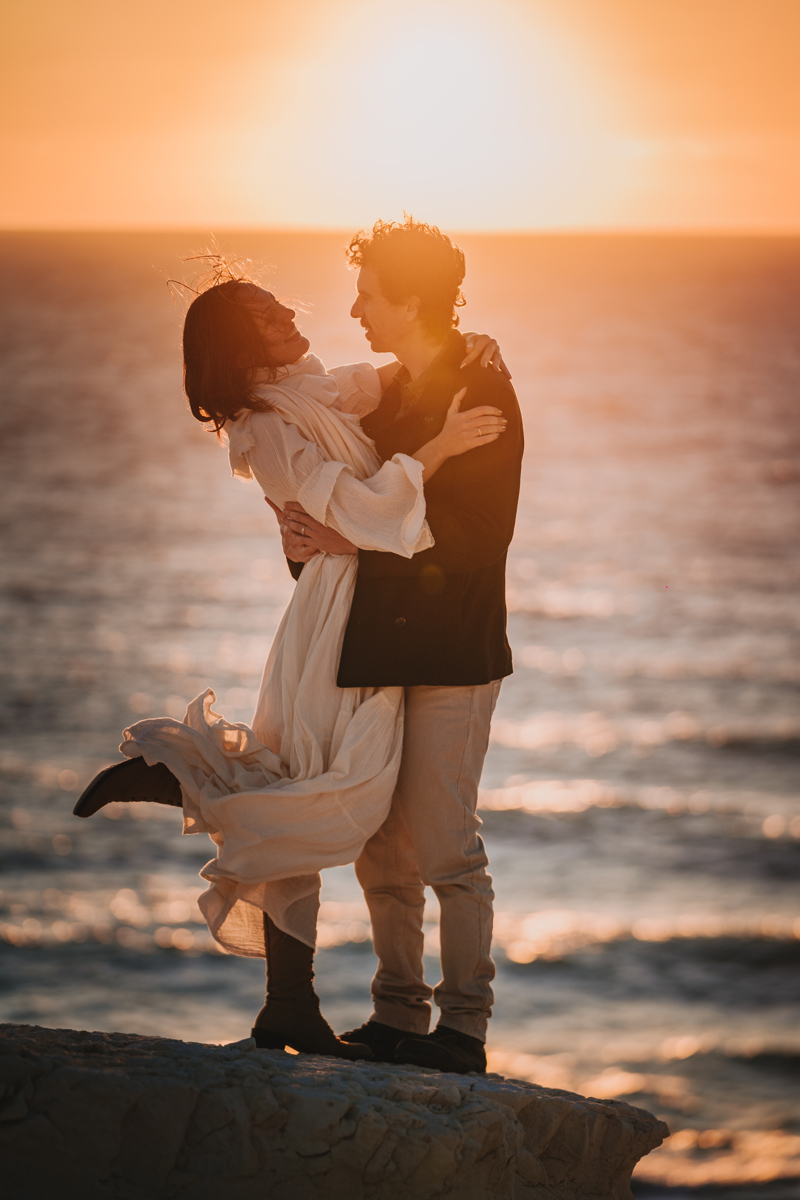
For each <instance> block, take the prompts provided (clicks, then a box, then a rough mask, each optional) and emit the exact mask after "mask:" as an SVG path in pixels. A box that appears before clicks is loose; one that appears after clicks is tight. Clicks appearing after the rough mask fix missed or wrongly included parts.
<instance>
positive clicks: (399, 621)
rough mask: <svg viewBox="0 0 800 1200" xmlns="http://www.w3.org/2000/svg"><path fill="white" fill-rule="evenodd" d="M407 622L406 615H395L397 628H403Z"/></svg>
mask: <svg viewBox="0 0 800 1200" xmlns="http://www.w3.org/2000/svg"><path fill="white" fill-rule="evenodd" d="M405 623H406V619H405V617H395V619H394V627H395V629H402V628H403V626H404V625H405Z"/></svg>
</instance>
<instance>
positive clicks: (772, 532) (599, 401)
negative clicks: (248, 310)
mask: <svg viewBox="0 0 800 1200" xmlns="http://www.w3.org/2000/svg"><path fill="white" fill-rule="evenodd" d="M218 240H219V244H220V247H221V248H222V249H223V250H225V251H231V252H235V253H238V254H241V255H244V256H248V257H250V258H252V259H253V260H254V262H255V264H256V268H257V269H259V270H260V271H261V277H262V280H263V281H264V282H265V283H266V284H267V285H268V286H271V287H272V289H273V290H275V291H276V292H277V293H278V294H279V295H281V296H282V297H285V298H287V299H289V300H291V301H293V302H296V303H298V304H299V305H301V306H302V309H303V310H304V311H303V315H302V316H301V318H300V320H299V323H300V324H301V327H302V328H303V330H304V332H306V333H307V334H308V336H309V337H310V339H311V343H312V349H313V350H314V351H315V352H316V353H318V354H319V355H320V357H321V358H322V359H323V361H324V362H326V363H328V364H329V365H334V364H336V363H340V362H348V361H360V360H363V359H366V358H369V357H370V355H369V353H368V349H367V346H366V343H365V342H364V340H363V337H362V335H361V331H360V330H359V328H358V325H357V323H356V322H354V321H352V320H351V319H350V318H349V315H348V313H349V307H350V304H351V303H352V296H353V290H354V277H353V275H352V274H351V273H349V272H348V271H347V270H346V265H345V261H344V256H343V246H344V244H345V243H346V240H347V238H346V234H344V233H342V234H334V233H331V234H327V233H326V234H322V233H320V234H299V233H269V232H254V233H251V234H250V233H246V232H237V233H235V234H220V235H218ZM458 240H459V242H460V244H461V245H462V246H463V248H464V250H465V252H466V255H467V264H468V273H467V278H466V281H465V292H466V295H467V300H468V303H467V306H466V308H464V309H462V310H461V314H462V328H464V329H476V330H481V331H486V332H489V333H491V334H492V335H493V336H495V337H497V339H498V340H499V342H500V344H501V347H502V350H503V352H504V355H505V357H506V360H507V362H508V364H509V366H510V368H511V371H512V373H513V382H514V385H515V387H516V389H517V393H518V395H519V399H520V403H521V405H522V410H523V415H524V418H525V425H526V439H527V452H526V458H525V466H524V475H523V490H522V497H521V505H520V513H519V519H518V523H517V531H516V536H515V539H514V543H513V545H512V548H511V554H510V561H509V579H508V599H509V614H510V615H509V631H510V638H511V642H512V646H513V650H514V656H515V673H514V674H513V676H511V677H510V678H509V679H507V680H506V681H505V683H504V684H503V689H502V692H501V696H500V701H499V705H498V709H497V713H496V718H495V722H494V727H493V735H492V742H491V745H490V749H489V754H488V757H487V761H486V768H485V772H484V777H483V781H482V795H481V815H482V817H483V820H484V835H485V839H486V842H487V846H488V850H489V855H490V859H491V863H492V873H493V876H494V880H495V890H496V895H497V900H496V911H497V918H496V935H495V957H496V961H497V968H498V973H497V981H496V1008H495V1016H494V1018H493V1020H492V1022H491V1026H490V1035H489V1044H488V1048H489V1051H490V1070H494V1071H498V1072H501V1073H503V1074H505V1075H509V1076H514V1077H517V1078H526V1079H532V1080H535V1081H536V1082H539V1083H541V1084H544V1085H546V1086H549V1087H558V1088H568V1089H571V1090H576V1091H580V1092H583V1093H585V1094H592V1095H594V1096H600V1097H620V1098H623V1099H626V1100H629V1101H630V1102H632V1103H634V1104H637V1105H640V1106H642V1107H645V1108H648V1109H650V1110H651V1111H652V1112H655V1113H657V1114H658V1115H659V1116H660V1117H661V1118H662V1119H663V1120H665V1121H666V1122H667V1123H668V1125H669V1127H670V1130H671V1131H672V1134H671V1137H670V1138H669V1140H668V1142H667V1143H665V1146H664V1147H662V1148H661V1149H659V1150H657V1151H655V1152H654V1153H653V1154H651V1155H650V1156H648V1157H647V1158H646V1159H645V1160H644V1161H643V1162H642V1163H641V1164H640V1165H639V1167H638V1168H637V1172H636V1177H635V1178H636V1180H637V1182H636V1187H637V1194H638V1195H640V1196H648V1197H651V1198H657V1197H688V1196H693V1195H695V1194H697V1195H700V1194H703V1195H708V1194H713V1195H716V1196H720V1197H721V1196H731V1197H734V1196H735V1197H739V1198H741V1200H744V1198H745V1197H753V1198H755V1197H759V1198H760V1197H773V1200H778V1198H780V1200H788V1197H790V1196H791V1197H797V1196H800V1089H799V1088H798V1082H799V1081H800V1021H798V1017H799V1016H800V979H799V975H800V972H798V967H799V966H800V902H799V896H798V875H799V874H800V787H799V786H798V785H799V783H800V770H799V769H798V768H799V767H800V709H799V708H798V703H797V699H798V689H799V687H800V599H799V596H798V583H799V582H800V557H799V556H798V535H799V534H800V523H799V522H798V516H799V515H800V427H799V425H798V383H799V381H800V339H799V338H798V315H800V239H781V238H761V239H756V238H751V239H748V238H740V239H737V238H723V237H719V238H703V237H644V236H642V237H639V236H616V237H614V236H609V237H601V236H550V237H544V236H542V237H539V236H512V235H503V236H500V235H492V236H489V235H469V236H464V237H463V238H459V239H458ZM208 242H209V238H208V236H207V235H205V234H203V233H198V232H193V231H187V232H184V233H181V232H171V233H164V234H157V233H130V234H111V233H72V234H66V233H64V234H60V233H5V234H2V235H0V261H1V262H2V278H3V287H2V289H1V290H0V307H1V308H2V319H1V320H0V363H1V367H0V370H1V374H0V378H2V387H3V395H4V400H3V408H2V426H3V429H2V451H1V453H2V465H3V472H2V479H3V489H2V490H3V499H4V501H5V503H4V506H3V507H4V515H3V518H2V522H3V532H4V539H3V541H4V549H3V572H2V577H3V581H2V594H1V598H0V604H1V605H2V622H0V638H2V661H3V664H4V667H5V670H4V671H3V682H2V685H1V686H0V716H1V718H2V728H1V730H0V773H1V779H2V784H1V787H2V790H1V791H0V826H1V827H2V849H1V850H0V862H2V880H1V881H0V887H2V896H1V897H0V900H1V901H2V906H1V907H0V972H2V974H1V976H0V1019H2V1020H5V1021H15V1022H29V1023H34V1024H41V1025H47V1026H62V1027H71V1028H78V1029H99V1030H124V1031H129V1032H137V1033H142V1034H153V1035H165V1036H168V1037H178V1038H184V1039H188V1040H199V1041H205V1042H225V1041H232V1040H237V1039H239V1038H242V1037H245V1036H247V1035H248V1033H249V1029H250V1023H251V1019H252V1017H253V1015H254V1014H255V1013H256V1011H257V1010H258V1008H259V1007H260V1005H261V1003H262V998H263V964H262V963H261V962H259V961H254V960H246V959H240V958H235V957H232V956H227V955H223V954H220V953H219V952H218V951H217V950H216V949H215V946H214V944H213V943H212V941H211V938H210V935H209V934H208V932H207V930H206V929H205V926H204V924H203V921H202V918H201V917H200V913H199V910H198V909H197V905H196V898H197V896H198V894H199V893H200V891H201V890H202V888H201V881H200V879H199V877H198V871H199V869H200V868H201V866H202V865H203V863H204V862H205V861H207V859H208V858H209V857H211V853H210V851H211V844H210V842H209V841H208V839H207V838H206V837H205V836H199V837H187V838H183V837H181V835H180V816H179V814H178V813H177V812H175V811H174V810H170V809H164V808H158V807H156V806H147V805H135V806H122V805H120V806H118V807H112V808H110V809H106V810H105V811H104V813H102V814H98V816H96V817H95V818H93V819H92V820H90V821H77V820H75V819H74V818H73V817H72V816H71V809H72V806H73V804H74V802H75V799H76V797H77V795H78V794H79V793H80V790H81V789H82V788H83V787H84V786H85V784H86V783H87V782H88V780H89V779H90V778H91V776H92V775H93V774H94V773H95V772H96V771H97V770H98V769H100V768H101V767H102V766H104V765H106V764H107V763H109V762H112V761H115V760H116V759H117V758H118V752H117V745H118V743H119V740H120V733H121V730H122V729H123V728H124V727H125V726H126V725H128V724H130V723H131V722H133V721H135V720H137V719H138V718H139V717H141V716H143V715H148V714H150V715H154V714H157V713H163V712H168V713H169V714H170V715H172V716H176V717H181V716H182V715H183V710H184V707H185V704H186V701H187V700H188V699H190V698H191V697H193V696H195V695H196V694H197V693H198V692H199V691H201V690H203V689H204V688H205V687H207V686H211V687H213V688H214V690H215V692H216V694H217V696H218V702H219V708H220V710H221V711H222V712H223V713H224V714H225V716H227V717H228V718H230V719H234V720H249V718H250V716H251V714H252V709H253V705H254V701H255V696H256V689H257V686H258V682H259V678H260V674H261V670H262V667H263V664H264V661H265V658H266V654H267V651H268V649H269V645H270V642H271V639H272V636H273V635H274V632H275V629H276V628H277V624H278V621H279V620H280V616H281V613H282V611H283V609H284V606H285V605H286V603H287V601H288V599H289V596H290V595H291V591H292V587H293V583H292V580H291V578H290V576H289V574H288V571H287V570H286V567H285V564H284V561H283V559H282V556H281V550H280V542H279V540H278V536H277V527H276V524H275V521H274V518H273V517H272V515H271V513H270V512H269V510H268V509H267V507H266V505H265V504H264V503H263V500H262V498H261V495H260V493H259V491H258V489H257V488H256V487H255V485H252V484H249V485H248V484H245V483H243V482H242V481H238V480H236V481H235V480H232V479H231V477H230V473H229V468H228V463H227V457H226V455H225V454H224V452H223V451H222V450H221V449H220V447H219V446H218V444H217V442H216V440H215V439H214V437H213V436H210V435H209V434H208V433H206V432H204V431H203V430H202V428H201V427H200V426H199V425H198V424H197V423H196V422H195V421H194V420H193V419H192V418H191V415H190V414H189V412H188V408H187V406H186V402H185V399H184V398H183V396H182V390H181V371H180V329H181V323H182V315H183V312H184V310H185V305H186V301H185V299H184V298H183V295H182V293H181V290H180V289H176V288H175V287H174V286H173V287H172V289H171V290H170V288H169V287H168V285H167V280H168V279H169V278H170V277H174V278H179V279H184V280H188V279H191V277H192V274H193V272H194V271H195V269H196V265H193V264H184V263H183V262H182V261H181V260H182V259H183V258H184V257H186V256H188V255H191V254H193V253H197V252H198V251H201V250H202V249H203V248H204V247H205V246H206V245H207V244H208ZM427 911H428V923H427V950H428V953H429V958H428V960H427V962H428V970H429V974H430V978H431V981H432V982H435V980H436V978H437V957H436V954H437V928H436V906H435V901H434V900H433V898H432V897H431V899H430V905H429V908H428V910H427ZM320 947H321V948H320V951H319V953H318V957H317V984H318V989H319V992H320V994H321V997H322V1001H323V1007H324V1011H325V1013H326V1015H327V1016H328V1018H329V1019H330V1020H331V1022H332V1024H334V1026H335V1027H336V1028H337V1029H339V1030H341V1029H344V1028H349V1027H351V1026H352V1025H354V1024H360V1023H361V1021H362V1020H363V1019H365V1017H366V1016H367V1014H368V1012H369V981H370V978H371V975H372V972H373V968H374V958H373V955H372V949H371V945H370V941H369V926H368V921H367V913H366V908H365V906H364V903H363V900H362V898H361V895H360V892H359V888H358V885H357V883H356V880H355V877H354V874H353V871H352V868H351V867H342V868H337V869H336V870H332V871H328V872H327V873H326V874H325V886H324V892H323V908H322V919H321V924H320ZM712 1186H713V1187H715V1188H716V1189H717V1190H716V1191H713V1192H708V1191H706V1190H703V1191H702V1192H698V1191H697V1190H696V1189H700V1188H702V1189H707V1188H710V1187H712Z"/></svg>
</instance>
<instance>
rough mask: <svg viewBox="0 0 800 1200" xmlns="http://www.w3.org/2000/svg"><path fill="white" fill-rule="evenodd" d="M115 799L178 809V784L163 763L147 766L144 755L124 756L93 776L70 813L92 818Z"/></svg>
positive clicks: (179, 797)
mask: <svg viewBox="0 0 800 1200" xmlns="http://www.w3.org/2000/svg"><path fill="white" fill-rule="evenodd" d="M116 800H126V801H130V800H149V801H150V802H151V803H152V804H169V805H171V806H172V807H173V808H181V807H182V805H183V799H182V794H181V785H180V784H179V783H178V781H177V779H176V778H175V776H174V775H173V774H172V772H171V771H170V770H169V768H168V767H165V766H164V764H163V763H155V765H154V766H152V767H149V766H148V765H147V763H146V762H145V761H144V759H143V758H126V759H124V761H123V762H119V763H114V765H113V767H106V769H105V771H101V772H100V774H99V775H95V777H94V779H93V780H92V782H91V783H90V784H89V786H88V787H87V789H86V791H85V792H84V793H83V795H82V796H81V798H80V800H79V801H78V803H77V804H76V805H75V807H74V808H73V810H72V813H73V816H76V817H91V816H92V814H93V813H96V812H97V811H98V809H101V808H103V807H104V806H105V805H106V804H112V803H113V802H114V801H116Z"/></svg>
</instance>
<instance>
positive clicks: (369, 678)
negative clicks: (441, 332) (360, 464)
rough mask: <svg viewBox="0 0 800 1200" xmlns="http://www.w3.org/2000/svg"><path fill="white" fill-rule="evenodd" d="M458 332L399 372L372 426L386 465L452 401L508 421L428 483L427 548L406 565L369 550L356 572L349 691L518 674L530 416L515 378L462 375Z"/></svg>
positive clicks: (440, 418) (344, 664) (342, 670)
mask: <svg viewBox="0 0 800 1200" xmlns="http://www.w3.org/2000/svg"><path fill="white" fill-rule="evenodd" d="M465 354H466V347H465V343H464V339H463V337H461V335H460V334H458V333H456V332H455V331H453V333H452V334H451V335H450V336H449V337H448V339H447V342H446V344H445V346H444V347H443V349H442V351H441V352H440V354H439V355H438V356H437V358H436V359H434V361H433V363H431V365H430V366H429V367H428V369H427V370H426V371H425V372H424V373H423V374H422V375H420V376H419V377H418V378H417V379H416V380H414V381H413V382H411V381H409V378H408V375H407V373H406V372H403V371H398V374H397V376H396V377H395V380H394V382H393V383H392V385H391V386H390V387H389V388H388V389H387V391H386V392H385V394H384V396H383V399H382V400H381V403H380V404H379V406H378V408H377V409H375V411H374V412H372V413H370V414H369V415H368V416H366V417H364V418H363V420H362V427H363V428H364V430H365V432H366V433H367V434H368V435H369V437H371V438H372V439H373V441H374V442H375V446H376V448H377V451H378V454H379V455H380V457H381V459H382V460H383V461H384V462H385V461H386V460H388V459H390V458H392V457H393V455H395V454H397V453H404V454H409V455H410V454H413V453H414V452H415V451H416V450H418V449H419V447H420V446H422V445H424V444H425V443H426V442H428V441H430V440H431V438H433V437H435V436H436V435H437V434H438V433H440V432H441V429H442V426H443V425H444V421H445V417H446V414H447V410H448V408H449V407H450V405H451V403H452V400H453V396H454V395H455V393H456V392H458V391H460V389H461V388H462V387H464V386H466V387H467V394H466V396H465V397H464V399H463V401H462V403H461V411H462V412H463V411H466V410H467V409H469V408H474V407H477V406H478V405H484V404H486V405H493V406H494V407H495V408H499V409H501V410H502V412H503V414H504V416H505V417H506V418H507V420H508V426H507V428H506V431H505V432H504V433H502V434H501V435H500V437H499V438H498V439H497V440H496V441H494V442H492V443H491V444H489V445H487V446H480V447H477V448H476V449H475V450H470V451H468V452H467V453H466V454H462V455H459V456H458V457H456V458H451V459H448V461H447V462H446V463H444V464H443V466H441V467H440V468H439V470H438V471H437V472H436V474H435V475H434V476H433V478H432V479H431V480H430V481H429V482H428V483H427V484H426V485H425V501H426V510H427V519H428V524H429V525H430V528H431V532H432V533H433V536H434V539H435V545H434V546H432V547H431V548H430V549H429V550H424V551H422V552H421V553H419V554H415V555H414V556H413V558H410V559H407V558H402V557H401V556H400V555H397V554H386V553H381V552H380V551H375V550H359V552H358V576H357V579H356V586H355V592H354V595H353V602H352V606H351V610H350V617H349V620H348V623H347V628H346V630H345V635H344V644H343V646H342V654H341V660H340V663H339V674H338V680H337V682H338V685H339V687H370V686H371V687H379V686H384V687H388V686H391V685H403V686H412V685H416V684H430V685H437V684H438V685H457V686H459V685H460V686H466V685H470V684H480V683H490V682H491V681H492V680H494V679H501V678H503V677H504V676H505V675H510V674H511V671H512V663H511V649H510V647H509V645H508V639H507V637H506V606H505V564H506V552H507V550H508V545H509V543H510V541H511V538H512V535H513V532H514V521H515V518H516V510H517V500H518V496H519V480H520V470H521V464H522V450H523V435H522V418H521V415H520V411H519V405H518V404H517V398H516V395H515V394H514V389H513V388H512V386H511V384H510V383H509V381H508V380H507V379H506V378H505V376H504V375H501V374H499V373H498V372H497V371H494V370H492V369H490V368H489V369H487V368H485V367H481V366H479V365H471V366H469V367H467V368H465V369H463V370H462V369H460V363H461V362H462V360H463V358H464V356H465Z"/></svg>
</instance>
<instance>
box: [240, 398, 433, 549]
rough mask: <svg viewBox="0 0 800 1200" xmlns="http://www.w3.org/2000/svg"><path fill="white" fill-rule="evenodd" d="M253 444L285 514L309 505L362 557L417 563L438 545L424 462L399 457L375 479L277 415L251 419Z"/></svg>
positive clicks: (264, 485)
mask: <svg viewBox="0 0 800 1200" xmlns="http://www.w3.org/2000/svg"><path fill="white" fill-rule="evenodd" d="M250 426H251V435H252V444H251V445H250V447H249V449H248V450H247V451H246V452H245V453H246V457H247V462H248V464H249V467H250V470H251V471H252V473H253V475H254V476H255V478H256V479H257V480H258V482H259V484H260V485H261V489H262V491H263V492H264V495H265V496H268V497H269V499H270V500H272V501H273V503H275V504H277V505H278V506H279V507H283V505H284V504H285V503H286V501H287V500H295V501H297V503H298V504H302V506H303V508H304V509H305V510H306V512H308V513H310V514H311V516H312V517H314V518H315V519H316V520H317V521H320V522H321V523H322V524H323V525H327V526H328V527H329V528H331V529H335V530H336V531H337V533H341V534H342V536H343V537H346V538H347V539H348V540H349V541H351V542H353V543H354V545H356V546H358V548H359V549H360V550H382V551H384V552H388V553H390V554H398V555H400V556H401V557H403V558H411V557H412V555H414V554H417V553H419V551H421V550H427V549H428V548H429V547H430V546H432V545H433V536H432V534H431V531H430V529H429V528H428V524H427V522H426V520H425V493H424V491H423V486H422V463H419V462H417V460H416V459H415V458H409V457H408V455H406V454H396V455H395V456H394V458H393V459H391V461H389V462H385V463H384V464H383V466H382V467H381V468H380V470H379V471H377V472H376V473H375V474H374V475H372V476H371V477H370V478H369V479H365V480H360V479H356V477H355V474H354V472H353V468H352V467H350V466H348V465H346V464H345V463H342V462H331V461H329V460H328V459H326V458H324V457H323V454H322V451H321V450H320V448H319V446H317V444H316V443H315V442H309V441H306V439H305V438H304V437H303V436H302V435H301V434H300V433H299V431H298V430H297V428H296V427H295V426H294V425H290V424H288V423H286V422H284V421H282V420H281V418H280V417H279V416H278V415H277V413H256V414H254V416H253V417H252V418H251V421H250Z"/></svg>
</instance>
